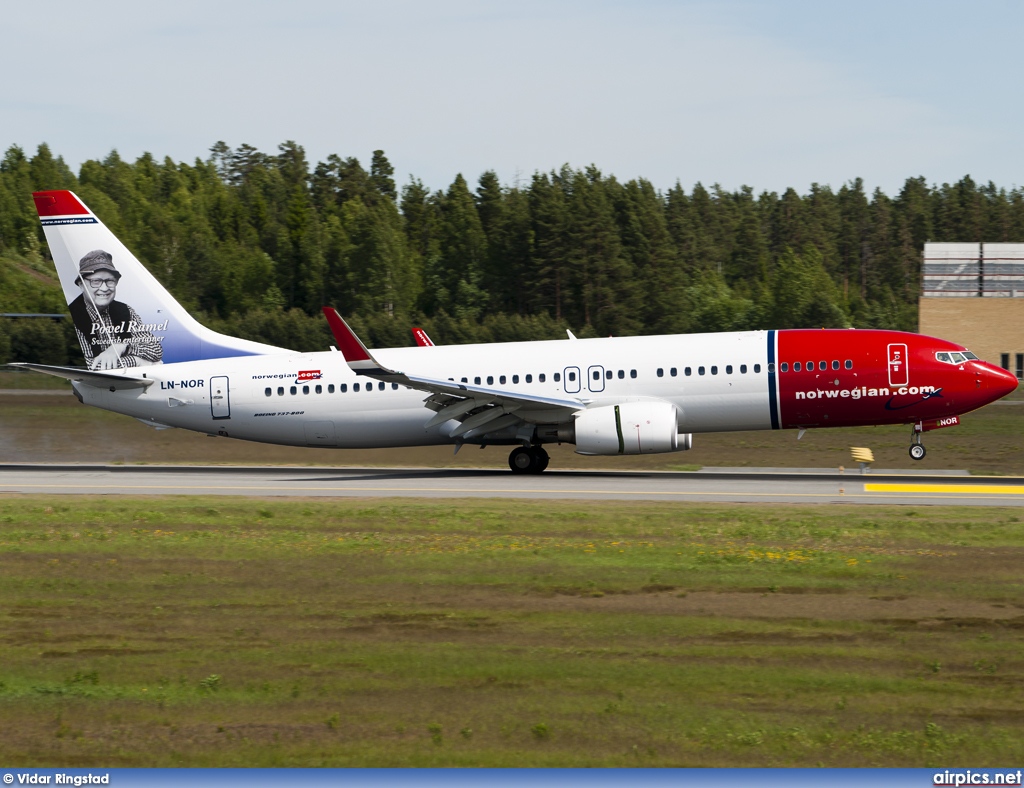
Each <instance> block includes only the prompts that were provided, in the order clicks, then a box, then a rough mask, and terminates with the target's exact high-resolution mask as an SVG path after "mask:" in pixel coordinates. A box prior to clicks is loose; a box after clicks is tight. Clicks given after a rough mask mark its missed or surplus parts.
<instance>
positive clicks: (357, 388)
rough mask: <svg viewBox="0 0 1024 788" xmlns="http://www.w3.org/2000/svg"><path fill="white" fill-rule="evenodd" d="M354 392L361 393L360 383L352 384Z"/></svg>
mask: <svg viewBox="0 0 1024 788" xmlns="http://www.w3.org/2000/svg"><path fill="white" fill-rule="evenodd" d="M352 390H353V391H359V384H358V383H353V384H352Z"/></svg>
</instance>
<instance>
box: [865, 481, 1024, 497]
mask: <svg viewBox="0 0 1024 788" xmlns="http://www.w3.org/2000/svg"><path fill="white" fill-rule="evenodd" d="M864 492H899V493H953V494H964V493H974V494H975V495H1024V484H880V483H879V484H865V485H864Z"/></svg>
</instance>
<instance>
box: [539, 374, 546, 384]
mask: <svg viewBox="0 0 1024 788" xmlns="http://www.w3.org/2000/svg"><path fill="white" fill-rule="evenodd" d="M545 380H547V378H546V377H545V376H544V373H543V372H541V373H540V374H539V375H538V376H537V382H538V383H543V382H544V381H545Z"/></svg>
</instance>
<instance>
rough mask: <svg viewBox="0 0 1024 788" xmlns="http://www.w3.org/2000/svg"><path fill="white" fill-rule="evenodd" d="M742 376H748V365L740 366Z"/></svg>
mask: <svg viewBox="0 0 1024 788" xmlns="http://www.w3.org/2000/svg"><path fill="white" fill-rule="evenodd" d="M740 374H741V375H746V374H747V365H746V364H740Z"/></svg>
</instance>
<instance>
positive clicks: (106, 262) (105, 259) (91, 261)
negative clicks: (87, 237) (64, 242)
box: [75, 249, 121, 287]
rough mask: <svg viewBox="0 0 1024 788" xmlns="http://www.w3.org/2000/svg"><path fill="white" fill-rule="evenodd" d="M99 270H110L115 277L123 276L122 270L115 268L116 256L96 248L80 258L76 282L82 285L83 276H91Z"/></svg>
mask: <svg viewBox="0 0 1024 788" xmlns="http://www.w3.org/2000/svg"><path fill="white" fill-rule="evenodd" d="M97 271H110V273H112V274H113V275H114V278H115V279H120V278H121V272H120V271H118V270H117V269H116V268H114V258H113V257H111V256H110V252H104V251H103V250H102V249H96V250H95V251H92V252H89V254H87V255H86V256H85V257H83V258H82V259H81V260H79V262H78V277H77V278H76V279H75V284H76V285H78V286H79V287H81V285H82V277H83V276H89V275H91V274H94V273H96V272H97Z"/></svg>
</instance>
